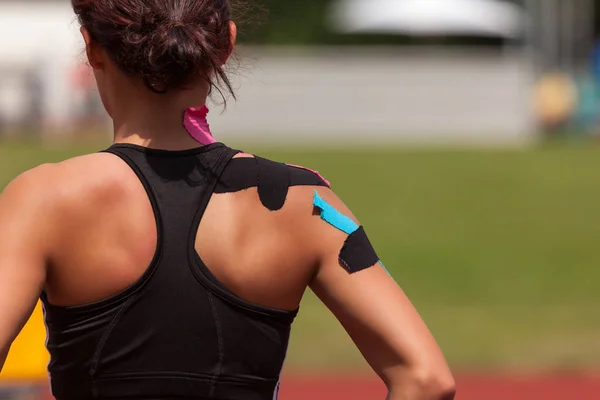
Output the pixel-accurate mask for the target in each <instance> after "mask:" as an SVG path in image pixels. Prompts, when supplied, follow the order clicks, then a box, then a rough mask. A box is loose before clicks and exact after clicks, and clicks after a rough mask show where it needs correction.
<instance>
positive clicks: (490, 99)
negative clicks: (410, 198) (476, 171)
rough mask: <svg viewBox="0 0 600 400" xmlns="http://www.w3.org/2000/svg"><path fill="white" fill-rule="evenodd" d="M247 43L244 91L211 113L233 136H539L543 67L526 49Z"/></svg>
mask: <svg viewBox="0 0 600 400" xmlns="http://www.w3.org/2000/svg"><path fill="white" fill-rule="evenodd" d="M248 53H250V54H252V59H253V60H255V61H253V62H250V63H249V64H247V65H246V66H245V67H243V68H242V69H241V71H240V72H239V74H240V75H241V77H238V78H237V82H238V83H239V87H240V88H239V92H238V96H239V100H238V101H237V102H232V103H230V104H229V106H228V109H227V111H226V113H225V114H223V115H213V116H212V118H211V122H212V124H213V127H214V128H215V130H216V131H219V132H223V134H224V135H225V136H232V137H239V136H241V135H248V136H253V137H267V138H281V139H286V140H289V139H295V140H302V139H304V138H311V139H314V138H320V139H321V140H328V139H347V140H361V141H377V140H379V139H383V140H384V141H386V142H387V141H390V140H396V141H404V142H415V141H416V142H427V141H432V142H436V143H439V142H440V141H442V142H460V143H480V144H486V143H489V144H501V143H506V144H515V143H518V144H520V143H524V142H529V141H531V139H533V138H534V136H533V135H534V134H535V131H534V126H533V125H534V124H533V115H532V112H531V107H530V104H531V101H530V98H531V89H532V87H533V83H534V76H533V72H532V68H531V65H530V62H529V59H528V57H527V56H526V55H525V54H524V53H522V52H514V53H513V52H510V51H506V52H503V53H502V54H500V53H499V52H496V53H492V52H485V53H482V52H481V51H472V50H471V51H470V50H465V49H461V50H458V49H446V50H440V49H412V50H408V49H404V48H395V49H394V48H388V49H356V48H354V49H344V50H341V49H336V48H322V49H262V50H261V49H253V50H250V51H249V52H248ZM244 62H245V61H244V60H242V63H244ZM242 65H243V66H244V64H242ZM215 111H216V112H215V114H218V112H219V109H217V110H215Z"/></svg>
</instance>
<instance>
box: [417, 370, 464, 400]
mask: <svg viewBox="0 0 600 400" xmlns="http://www.w3.org/2000/svg"><path fill="white" fill-rule="evenodd" d="M412 381H413V387H414V389H415V392H416V393H417V396H416V399H419V400H421V399H423V400H453V399H454V397H455V395H456V382H455V381H454V377H453V376H452V373H451V372H450V371H449V370H448V369H446V368H442V369H441V370H439V369H434V368H432V369H423V370H421V371H415V372H414V373H413V374H412Z"/></svg>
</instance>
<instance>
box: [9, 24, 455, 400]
mask: <svg viewBox="0 0 600 400" xmlns="http://www.w3.org/2000/svg"><path fill="white" fill-rule="evenodd" d="M232 28H233V26H232ZM84 38H86V43H87V50H88V57H89V59H90V64H91V65H92V66H93V67H94V69H95V72H96V77H97V80H98V84H99V86H100V92H101V94H102V96H103V100H104V103H105V105H106V107H107V109H108V111H109V112H110V114H111V116H112V117H113V119H114V121H115V141H116V142H120V143H134V144H139V145H144V146H148V147H153V148H163V149H168V150H179V149H186V148H194V147H197V146H198V144H197V143H196V142H194V141H193V139H191V138H190V137H189V135H188V134H187V132H185V131H182V129H183V128H182V127H181V124H180V120H181V115H182V113H183V110H185V108H187V107H190V106H197V105H199V104H200V103H201V102H203V101H204V100H205V98H206V92H207V88H206V87H202V85H199V86H198V88H197V89H196V90H192V91H187V92H176V93H173V94H169V95H167V97H166V98H161V97H158V96H157V95H154V94H151V93H149V92H148V91H147V90H145V89H144V88H143V85H141V84H140V82H138V81H135V80H134V78H131V77H128V76H125V75H124V74H122V73H121V72H120V71H119V70H118V69H117V67H116V66H115V65H114V64H113V63H112V62H111V61H110V59H109V58H108V57H107V55H106V54H105V53H104V52H103V50H102V49H101V48H99V47H98V46H97V45H95V44H94V43H92V42H90V40H89V37H88V36H87V35H86V34H85V32H84ZM234 39H235V30H234V29H232V40H234ZM225 58H226V57H225ZM134 99H135V101H134ZM198 99H200V102H199V101H198ZM112 110H119V111H118V112H116V111H112ZM123 110H125V111H123ZM158 110H160V112H152V111H158ZM142 116H144V117H143V118H142ZM165 132H168V135H167V134H165ZM242 157H243V156H242ZM314 189H315V188H311V187H295V188H292V189H291V190H290V193H289V196H288V200H287V202H286V204H285V206H284V208H283V209H282V210H280V211H277V212H271V211H269V210H267V209H266V208H265V207H264V206H262V204H261V203H260V200H259V198H258V195H257V193H256V189H248V190H246V191H243V192H239V193H229V194H218V195H214V196H213V198H212V199H211V202H210V204H209V206H208V208H207V210H206V214H205V215H204V218H203V220H202V222H201V224H200V227H199V229H198V235H197V240H196V249H197V251H198V253H199V254H200V256H201V257H202V258H203V260H204V261H205V263H206V264H207V265H208V267H209V268H210V269H211V271H212V272H213V274H214V275H215V276H216V277H217V278H218V279H219V280H220V281H221V282H222V283H223V284H225V285H226V286H227V287H228V288H229V289H230V290H232V291H233V292H234V293H235V294H236V295H238V296H240V297H242V298H243V299H245V300H248V301H251V302H254V303H257V304H260V305H264V306H269V307H273V308H279V309H287V310H293V309H296V308H297V307H298V306H299V304H300V301H301V299H302V296H303V294H304V292H305V291H306V289H307V287H311V288H312V289H313V290H314V291H315V292H316V293H317V295H318V296H319V297H320V299H321V300H322V301H323V302H324V304H325V305H326V306H327V307H328V308H329V309H330V310H331V311H332V312H333V313H334V314H335V316H336V317H337V318H338V319H339V321H340V322H341V323H342V325H343V326H344V328H345V329H346V331H347V332H348V334H349V335H350V336H351V337H352V339H353V340H354V342H355V343H356V345H357V346H358V348H359V349H360V351H361V352H362V354H363V355H364V356H365V358H366V360H367V361H368V362H369V364H370V365H371V366H372V368H373V369H374V370H375V371H376V372H377V374H378V375H379V376H380V377H381V378H382V380H383V381H384V382H385V384H386V385H387V387H388V388H389V397H388V398H389V399H391V400H446V399H452V398H453V397H454V381H453V378H452V375H451V373H450V371H449V368H448V366H447V364H446V361H445V360H444V357H443V355H442V353H441V351H440V349H439V348H438V346H437V344H436V342H435V340H434V338H433V337H432V335H431V334H430V332H429V330H428V329H427V327H426V326H425V324H424V322H423V321H422V319H421V318H420V316H419V314H418V313H417V312H416V311H415V309H414V308H413V306H412V305H411V303H410V301H409V299H408V298H407V297H406V296H405V295H404V293H403V292H402V290H401V289H400V287H399V286H398V285H397V284H396V282H395V281H394V280H393V279H392V278H390V277H389V276H388V274H387V273H386V272H385V270H384V269H383V268H382V267H381V266H380V265H379V264H378V265H375V266H373V267H372V268H369V269H367V270H364V271H362V272H360V273H356V274H348V273H347V272H346V271H345V270H344V269H343V268H341V267H340V265H339V261H338V255H339V251H340V249H341V247H342V245H343V243H344V241H345V240H346V238H347V236H346V235H345V234H344V233H343V232H341V231H338V230H336V229H335V228H333V227H331V226H330V225H328V224H327V223H325V222H324V221H322V220H321V219H320V218H319V216H317V215H315V213H314V210H313V207H312V195H313V191H314ZM317 190H318V191H319V193H320V195H321V196H322V197H323V198H324V199H325V200H327V201H328V202H329V203H330V204H332V205H333V206H334V207H336V208H337V209H338V210H339V211H340V212H342V213H344V214H346V215H348V216H352V214H351V212H350V210H348V208H347V207H346V206H345V205H344V204H343V203H342V201H341V200H340V199H339V198H338V197H337V196H336V195H335V194H334V193H333V192H332V191H330V190H329V189H324V188H317ZM352 218H354V217H352ZM355 221H356V219H355ZM357 222H358V221H357ZM290 226H294V229H290V228H289V227H290ZM0 238H1V240H0V316H1V318H0V368H1V366H2V364H3V362H4V360H5V357H6V353H7V352H8V349H9V348H10V344H11V343H12V341H13V340H14V339H15V337H16V336H17V334H18V333H19V331H20V330H21V329H22V327H23V325H24V324H25V322H26V321H27V319H28V317H29V316H30V315H31V313H32V311H33V309H34V306H35V304H36V302H37V300H38V298H39V295H40V293H41V291H42V290H45V291H46V292H47V294H48V298H49V301H50V302H51V303H52V304H54V305H58V306H72V305H81V304H87V303H90V302H94V301H98V300H101V299H104V298H106V297H109V296H111V295H114V294H116V293H118V292H120V291H122V290H123V289H125V288H127V287H128V286H130V285H132V284H133V283H134V282H135V281H136V280H137V279H138V278H139V277H140V276H141V275H142V274H143V273H144V271H145V270H146V268H147V267H148V265H149V264H150V261H151V260H152V258H153V256H154V253H155V250H156V241H157V232H156V222H155V219H154V214H153V212H152V207H151V205H150V202H149V200H148V197H147V195H146V193H145V191H144V188H143V187H142V185H141V183H140V182H139V180H138V179H137V177H136V176H135V174H134V173H133V172H132V171H131V169H130V168H129V167H128V166H126V165H125V164H124V163H123V162H122V161H121V160H120V159H119V158H117V157H115V156H113V155H111V154H92V155H86V156H82V157H78V158H74V159H71V160H67V161H64V162H62V163H58V164H54V165H42V166H40V167H37V168H35V169H33V170H31V171H28V172H26V173H24V174H23V175H21V176H19V177H18V178H17V179H15V180H14V181H13V182H12V183H11V184H10V185H9V186H8V187H7V188H6V189H5V190H4V192H3V193H2V195H1V196H0Z"/></svg>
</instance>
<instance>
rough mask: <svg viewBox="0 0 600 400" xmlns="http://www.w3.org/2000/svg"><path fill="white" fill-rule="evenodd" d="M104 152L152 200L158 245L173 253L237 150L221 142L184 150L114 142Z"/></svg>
mask: <svg viewBox="0 0 600 400" xmlns="http://www.w3.org/2000/svg"><path fill="white" fill-rule="evenodd" d="M105 152H107V153H111V154H114V155H116V156H118V157H119V158H121V159H122V160H123V161H124V162H125V163H127V164H128V165H129V166H130V168H131V169H132V170H133V171H134V173H135V174H136V175H137V177H138V179H140V181H141V182H142V184H143V185H144V188H145V189H146V192H147V194H148V197H149V199H150V202H151V203H152V207H153V210H154V216H155V218H156V223H157V225H158V234H159V242H160V243H159V244H160V245H162V246H163V248H164V249H165V250H167V251H169V250H170V251H174V252H179V251H185V249H186V246H187V244H188V241H189V238H190V237H191V236H194V235H195V232H192V229H193V228H194V225H197V223H199V219H201V217H202V215H203V214H204V211H205V209H206V207H207V205H208V202H209V201H210V198H211V196H212V194H213V192H214V191H215V188H216V186H217V184H218V182H219V178H220V177H221V175H222V174H223V171H224V170H225V168H226V167H227V165H228V164H229V162H230V161H231V159H232V158H233V157H234V156H235V155H236V154H237V153H239V151H237V150H233V149H231V148H229V147H227V146H225V145H224V144H222V143H214V144H210V145H207V146H203V147H200V148H197V149H191V150H183V151H167V150H156V149H149V148H145V147H141V146H136V145H131V144H115V145H113V146H111V147H110V148H109V149H107V150H105ZM196 221H198V222H196ZM196 227H197V226H196Z"/></svg>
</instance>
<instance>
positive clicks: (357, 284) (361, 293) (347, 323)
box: [311, 190, 449, 386]
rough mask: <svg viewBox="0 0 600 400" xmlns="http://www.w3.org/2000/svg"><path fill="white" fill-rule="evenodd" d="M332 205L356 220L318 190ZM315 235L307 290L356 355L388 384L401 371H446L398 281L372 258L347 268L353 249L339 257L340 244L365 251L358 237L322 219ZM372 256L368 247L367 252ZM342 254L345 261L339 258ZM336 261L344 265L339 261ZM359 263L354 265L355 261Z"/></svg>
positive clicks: (339, 202)
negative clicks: (314, 266)
mask: <svg viewBox="0 0 600 400" xmlns="http://www.w3.org/2000/svg"><path fill="white" fill-rule="evenodd" d="M319 193H320V195H321V197H322V198H323V199H324V200H325V202H326V203H327V204H329V205H330V206H331V207H332V209H334V210H336V211H338V212H339V213H340V214H341V215H342V216H348V217H349V218H350V219H351V220H352V221H354V223H356V225H357V226H358V222H357V221H356V219H355V218H354V217H353V216H352V215H351V213H350V211H349V210H348V208H347V207H346V206H345V205H344V204H343V203H342V202H341V201H340V200H339V199H338V198H337V196H335V194H333V193H332V192H330V191H328V190H319ZM318 222H319V223H321V224H320V225H321V226H319V227H318V228H316V227H315V230H316V229H318V233H316V236H317V239H316V242H317V243H318V246H319V248H320V252H321V255H320V257H319V259H320V262H319V265H318V270H317V273H316V275H315V277H314V279H313V281H312V283H311V288H312V289H313V291H314V292H315V293H316V294H317V296H319V298H320V299H321V300H322V301H323V302H324V304H325V305H326V306H327V307H328V308H329V309H330V310H331V311H332V312H333V313H334V314H335V316H336V317H337V318H338V320H339V321H340V322H341V323H342V325H343V326H344V328H345V329H346V331H347V332H348V333H349V335H350V336H351V337H352V339H353V340H354V342H355V343H356V345H357V346H358V348H359V350H360V351H361V353H362V354H363V355H364V356H365V358H366V359H367V361H368V362H369V363H370V365H371V366H372V367H373V369H374V370H375V371H376V372H377V373H378V374H379V375H380V376H381V377H382V379H383V380H384V381H385V382H386V384H388V386H391V385H393V384H394V382H391V381H392V380H394V379H395V377H398V376H401V375H402V372H404V371H406V370H410V371H420V370H426V371H424V373H428V372H431V373H435V371H434V370H437V371H440V373H446V374H448V373H449V371H448V370H447V365H446V362H445V359H444V357H443V355H442V353H441V351H440V349H439V348H438V345H437V344H436V342H435V340H434V338H433V336H432V335H431V333H430V332H429V329H428V328H427V326H426V325H425V323H424V322H423V320H422V319H421V317H420V316H419V314H418V313H417V311H416V310H415V308H414V307H413V305H412V304H411V302H410V301H409V299H408V298H407V296H406V295H405V294H404V292H403V291H402V289H401V288H400V287H399V286H398V284H397V283H396V282H395V281H394V280H393V279H392V278H391V277H390V276H389V274H388V273H387V271H386V270H385V268H384V267H383V266H382V264H381V263H380V262H378V261H377V260H378V259H377V258H376V257H375V258H371V259H373V260H375V262H374V263H373V265H372V266H371V267H370V268H366V269H361V268H362V267H361V268H355V269H359V270H358V272H352V271H353V265H352V263H354V262H358V261H360V262H362V263H363V264H364V258H365V257H364V256H363V260H358V261H356V260H354V259H351V258H352V257H355V258H356V257H358V255H357V253H352V252H348V249H346V251H347V255H345V256H342V257H340V250H341V249H342V247H344V245H345V244H346V246H349V245H351V246H358V245H359V242H360V243H363V245H364V246H362V247H361V251H362V252H363V253H364V252H368V250H367V249H368V248H369V247H370V244H369V243H368V241H367V243H364V240H365V239H366V236H364V237H363V239H360V240H358V239H357V240H355V241H354V242H352V243H349V242H350V241H349V240H348V238H349V236H348V234H347V233H346V232H343V231H341V230H339V229H336V228H335V226H334V225H332V224H330V223H327V222H326V221H318ZM373 254H375V253H374V251H373ZM343 257H346V258H348V259H347V260H340V258H343ZM342 263H344V264H345V263H350V264H351V265H349V266H347V265H344V267H342V265H341V264H342ZM357 267H360V265H357Z"/></svg>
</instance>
